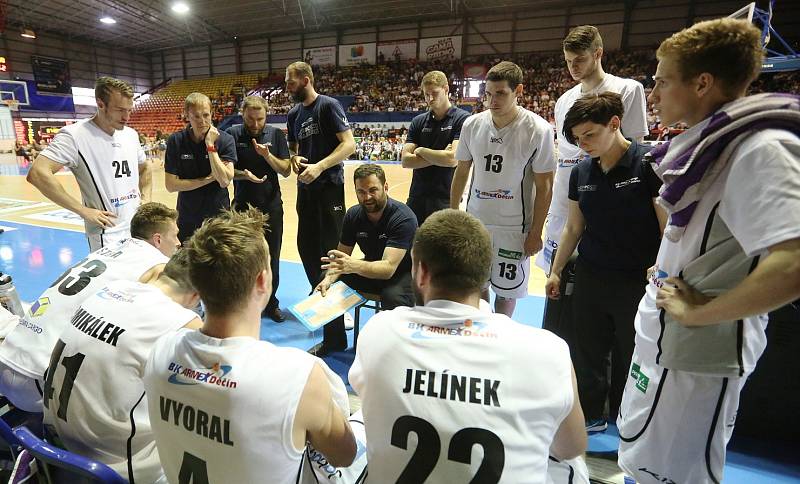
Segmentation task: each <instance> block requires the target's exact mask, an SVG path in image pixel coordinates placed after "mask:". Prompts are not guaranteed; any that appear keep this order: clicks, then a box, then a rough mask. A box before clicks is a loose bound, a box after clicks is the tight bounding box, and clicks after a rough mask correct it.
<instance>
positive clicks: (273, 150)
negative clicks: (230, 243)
mask: <svg viewBox="0 0 800 484" xmlns="http://www.w3.org/2000/svg"><path fill="white" fill-rule="evenodd" d="M267 107H268V106H267V101H266V100H265V99H264V98H262V97H261V96H247V97H246V98H244V101H243V102H242V118H243V120H244V124H237V125H235V126H231V127H230V128H228V129H227V130H226V132H227V133H228V134H230V135H231V136H233V140H234V142H235V143H236V164H235V165H234V175H233V187H234V191H233V207H234V208H235V209H236V210H244V209H246V208H247V207H248V205H252V206H253V207H256V208H257V209H259V210H261V211H262V212H264V213H265V214H267V216H268V220H269V222H268V226H267V227H264V236H265V237H266V239H267V245H269V257H270V269H271V272H272V295H271V296H270V298H269V302H268V303H267V308H266V309H265V310H264V315H266V316H267V317H269V318H271V319H272V320H273V321H276V322H278V323H280V322H283V321H284V320H285V318H284V317H283V313H281V310H280V308H279V307H278V298H277V297H275V294H277V292H278V283H279V281H280V277H279V274H278V272H279V264H280V259H281V241H282V240H283V201H282V200H281V185H280V183H279V182H278V174H279V173H280V174H281V176H283V177H284V178H285V177H287V176H289V174H290V173H291V172H292V166H291V161H290V160H289V145H288V144H287V143H286V135H284V134H283V131H281V130H280V129H277V128H274V127H272V126H269V125H267Z"/></svg>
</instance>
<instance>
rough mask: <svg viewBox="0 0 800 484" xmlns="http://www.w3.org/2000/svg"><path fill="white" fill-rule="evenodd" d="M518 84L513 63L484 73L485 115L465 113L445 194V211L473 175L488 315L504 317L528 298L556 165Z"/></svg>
mask: <svg viewBox="0 0 800 484" xmlns="http://www.w3.org/2000/svg"><path fill="white" fill-rule="evenodd" d="M522 81H523V79H522V69H520V68H519V66H517V65H516V64H514V63H513V62H508V61H503V62H500V63H499V64H497V65H495V66H494V67H492V68H491V69H489V72H488V73H487V75H486V104H487V106H488V107H489V110H488V111H484V112H482V113H479V114H476V115H474V116H470V117H469V118H468V119H467V120H466V121H465V122H464V126H463V127H462V128H461V139H460V141H459V143H458V148H457V150H456V159H458V160H459V161H458V168H456V172H455V174H454V176H453V184H452V188H451V192H450V207H451V208H458V206H459V203H460V201H461V196H462V195H463V193H464V187H465V186H466V184H467V178H468V177H469V172H470V170H472V184H471V185H470V187H469V193H468V194H467V212H469V213H471V214H473V215H475V216H476V217H478V220H480V221H481V222H483V224H484V225H486V227H487V228H488V229H489V232H490V233H491V234H492V253H493V254H494V260H493V261H492V271H491V278H490V279H489V284H490V285H491V287H492V290H493V291H494V293H495V294H496V295H497V298H496V300H495V310H496V311H497V312H501V313H503V314H505V315H507V316H509V317H510V316H512V315H513V314H514V308H515V307H516V304H517V298H521V297H525V296H527V295H528V280H529V278H530V256H532V255H534V254H536V252H538V251H540V250H541V249H542V228H543V227H544V221H545V218H546V217H547V208H548V206H549V205H550V193H551V188H552V184H553V171H554V170H555V167H556V160H555V153H554V145H553V128H552V126H550V123H548V122H547V121H545V120H544V119H542V118H541V117H539V116H538V115H536V114H534V113H532V112H531V111H528V110H526V109H524V108H522V107H520V106H518V105H517V98H518V97H519V96H521V95H522V90H523V85H522ZM473 163H474V169H473ZM484 298H485V299H486V300H488V298H489V290H488V288H487V289H486V290H485V292H484Z"/></svg>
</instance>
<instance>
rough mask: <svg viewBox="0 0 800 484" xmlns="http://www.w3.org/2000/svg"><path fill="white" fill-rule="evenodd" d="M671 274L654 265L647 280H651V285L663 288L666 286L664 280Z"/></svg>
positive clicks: (648, 273) (648, 272)
mask: <svg viewBox="0 0 800 484" xmlns="http://www.w3.org/2000/svg"><path fill="white" fill-rule="evenodd" d="M668 277H669V274H667V273H666V272H664V271H662V270H661V269H660V268H659V267H658V264H656V265H654V266H653V267H651V268H650V269H648V271H647V278H648V279H650V283H651V284H653V285H654V286H656V287H657V288H659V289H660V288H661V287H662V286H664V279H666V278H668Z"/></svg>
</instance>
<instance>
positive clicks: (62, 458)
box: [11, 427, 128, 484]
mask: <svg viewBox="0 0 800 484" xmlns="http://www.w3.org/2000/svg"><path fill="white" fill-rule="evenodd" d="M11 432H12V434H13V436H14V437H15V438H16V439H17V440H18V441H19V443H20V445H21V446H22V447H23V448H24V449H26V450H27V451H28V452H30V453H31V454H32V455H33V456H34V457H35V458H36V460H37V461H38V462H39V463H40V464H41V467H42V469H41V470H40V472H41V473H42V474H43V475H44V476H45V477H46V479H47V482H50V483H67V482H68V483H70V484H88V483H92V484H97V483H102V484H126V483H127V482H128V481H127V480H125V479H123V478H122V477H120V475H119V474H117V473H116V472H114V470H113V469H111V468H110V467H108V466H107V465H105V464H103V463H101V462H97V461H94V460H92V459H88V458H86V457H83V456H80V455H77V454H73V453H72V452H69V451H66V450H64V449H61V448H59V447H56V446H54V445H52V444H50V443H48V442H45V441H44V440H42V439H40V438H39V437H37V436H35V435H34V434H33V433H32V432H31V431H30V430H28V429H27V428H26V427H17V428H15V429H13V430H12V431H11Z"/></svg>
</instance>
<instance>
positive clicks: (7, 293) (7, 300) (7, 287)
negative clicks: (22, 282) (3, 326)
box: [0, 272, 25, 317]
mask: <svg viewBox="0 0 800 484" xmlns="http://www.w3.org/2000/svg"><path fill="white" fill-rule="evenodd" d="M0 304H2V305H3V307H4V308H6V309H8V310H9V311H10V312H11V313H12V314H16V315H17V316H19V317H23V316H24V315H25V309H23V307H22V301H20V299H19V293H18V292H17V288H16V287H14V281H12V280H11V276H10V275H8V274H3V273H2V272H0Z"/></svg>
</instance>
